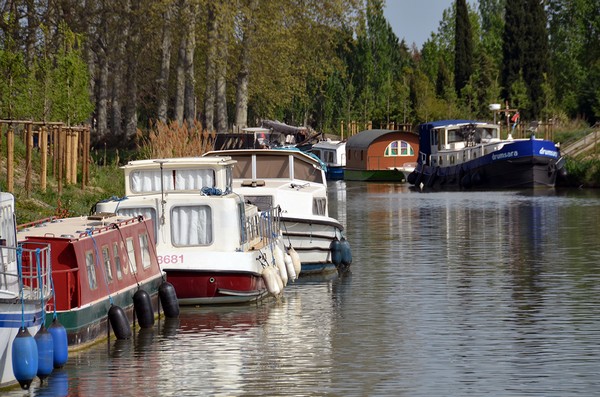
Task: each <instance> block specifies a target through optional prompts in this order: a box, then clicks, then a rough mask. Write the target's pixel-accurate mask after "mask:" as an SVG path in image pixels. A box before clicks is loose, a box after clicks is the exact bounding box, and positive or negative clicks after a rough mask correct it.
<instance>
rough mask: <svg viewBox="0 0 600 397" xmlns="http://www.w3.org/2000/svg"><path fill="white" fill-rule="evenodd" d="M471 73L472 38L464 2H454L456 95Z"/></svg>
mask: <svg viewBox="0 0 600 397" xmlns="http://www.w3.org/2000/svg"><path fill="white" fill-rule="evenodd" d="M472 73H473V36H472V33H471V21H470V19H469V10H468V8H467V2H466V0H456V19H455V35H454V88H455V90H456V95H458V96H459V97H460V96H461V91H462V89H463V88H464V87H465V85H467V83H468V81H469V79H470V77H471V74H472Z"/></svg>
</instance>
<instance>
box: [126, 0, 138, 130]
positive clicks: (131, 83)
mask: <svg viewBox="0 0 600 397" xmlns="http://www.w3.org/2000/svg"><path fill="white" fill-rule="evenodd" d="M130 4H131V10H130V15H131V21H130V26H131V29H130V31H129V32H128V34H127V37H128V40H127V51H126V54H129V56H127V57H124V58H125V59H127V73H126V82H125V84H126V87H127V89H126V98H125V138H126V140H127V141H129V140H130V139H131V138H132V137H133V136H135V134H136V132H137V108H138V98H137V91H138V90H137V85H138V80H137V78H138V61H139V58H138V54H139V53H140V45H139V43H140V29H139V26H140V25H141V21H140V20H139V19H138V17H137V15H139V14H140V13H139V6H140V3H139V0H132V1H131V3H130Z"/></svg>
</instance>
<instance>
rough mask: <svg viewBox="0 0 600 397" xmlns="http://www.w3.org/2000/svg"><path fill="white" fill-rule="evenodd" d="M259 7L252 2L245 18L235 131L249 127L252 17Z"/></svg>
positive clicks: (238, 76)
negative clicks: (248, 13)
mask: <svg viewBox="0 0 600 397" xmlns="http://www.w3.org/2000/svg"><path fill="white" fill-rule="evenodd" d="M257 7H258V1H257V0H252V1H251V2H250V15H249V16H248V17H247V18H244V26H243V37H242V53H241V55H240V63H241V66H240V70H239V72H238V75H237V87H236V94H235V129H236V130H237V131H234V132H240V131H241V129H242V128H246V127H248V83H249V80H250V48H251V43H252V38H253V36H254V23H253V20H254V18H252V15H253V13H254V11H255V10H256V8H257Z"/></svg>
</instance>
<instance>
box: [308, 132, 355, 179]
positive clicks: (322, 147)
mask: <svg viewBox="0 0 600 397" xmlns="http://www.w3.org/2000/svg"><path fill="white" fill-rule="evenodd" d="M310 151H311V153H313V154H314V155H316V156H317V157H319V158H320V159H321V161H322V162H323V163H324V164H325V166H326V167H327V169H326V171H325V176H326V178H327V179H328V180H332V181H337V180H342V179H344V167H345V166H346V141H331V140H327V141H319V142H317V143H315V144H314V145H313V146H312V147H311V149H310Z"/></svg>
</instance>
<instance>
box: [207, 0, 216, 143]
mask: <svg viewBox="0 0 600 397" xmlns="http://www.w3.org/2000/svg"><path fill="white" fill-rule="evenodd" d="M215 8H216V5H215V3H212V2H210V3H209V4H208V6H207V10H206V11H207V14H208V17H207V29H206V42H207V47H208V49H207V51H206V66H205V74H206V89H205V91H204V128H205V129H207V130H208V131H214V130H215V123H214V120H215V101H216V88H217V81H216V54H217V29H218V22H217V15H216V10H215Z"/></svg>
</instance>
